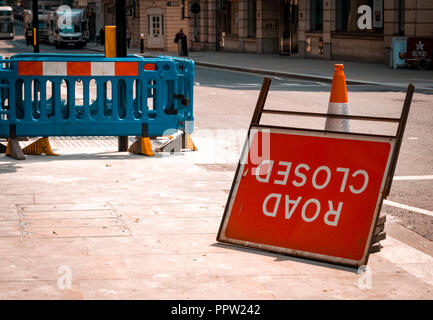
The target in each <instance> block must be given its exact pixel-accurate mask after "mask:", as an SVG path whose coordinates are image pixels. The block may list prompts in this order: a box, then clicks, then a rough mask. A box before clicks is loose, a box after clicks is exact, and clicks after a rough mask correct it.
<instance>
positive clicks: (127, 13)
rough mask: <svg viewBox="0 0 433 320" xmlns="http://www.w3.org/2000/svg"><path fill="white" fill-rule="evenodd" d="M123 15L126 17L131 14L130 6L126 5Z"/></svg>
mask: <svg viewBox="0 0 433 320" xmlns="http://www.w3.org/2000/svg"><path fill="white" fill-rule="evenodd" d="M125 15H126V16H127V17H129V16H132V7H126V8H125Z"/></svg>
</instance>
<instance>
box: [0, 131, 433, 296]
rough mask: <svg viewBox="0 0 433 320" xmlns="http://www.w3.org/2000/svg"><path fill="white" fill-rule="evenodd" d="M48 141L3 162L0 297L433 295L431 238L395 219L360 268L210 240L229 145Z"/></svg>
mask: <svg viewBox="0 0 433 320" xmlns="http://www.w3.org/2000/svg"><path fill="white" fill-rule="evenodd" d="M30 142H31V140H30V141H26V142H21V145H22V146H25V145H27V144H29V143H30ZM51 142H52V147H53V149H54V151H55V152H58V153H59V154H60V156H58V157H54V156H51V157H49V156H27V159H26V160H24V161H17V160H14V159H11V158H9V157H6V156H2V157H0V179H1V181H2V184H3V185H5V186H7V188H5V189H3V191H2V193H1V194H0V261H1V262H0V299H168V300H172V299H197V300H203V299H204V300H208V299H216V300H219V299H228V300H231V299H238V300H244V299H246V300H255V299H279V300H282V299H284V300H285V299H432V298H433V257H432V255H433V245H432V242H431V241H428V240H426V239H424V238H422V237H421V236H419V235H418V234H416V233H414V232H411V231H410V230H407V229H405V228H404V227H402V226H400V225H399V224H397V223H395V222H393V221H388V222H387V224H386V231H387V233H388V237H387V239H386V240H384V241H382V242H381V243H382V245H383V247H384V248H383V249H382V251H381V252H379V253H376V254H373V255H371V256H370V259H369V263H368V269H366V271H365V272H364V273H361V272H360V271H358V270H356V269H353V268H346V267H340V266H336V265H332V264H327V263H322V262H315V261H311V260H307V259H300V258H296V257H290V256H284V255H278V254H273V253H269V252H266V251H256V250H250V249H244V248H240V247H233V246H228V245H223V244H220V243H218V242H217V241H216V234H217V231H218V228H219V224H220V221H221V217H222V215H223V211H224V205H225V202H226V200H227V196H228V190H229V189H230V186H231V183H232V179H233V175H234V171H235V165H234V164H232V163H227V162H225V161H223V160H224V159H221V158H218V157H219V156H218V155H220V154H221V155H222V154H227V152H224V151H223V150H222V149H223V148H226V147H227V145H229V146H230V145H234V142H233V141H230V142H226V143H216V144H215V145H216V146H217V150H215V153H214V155H216V157H217V158H216V161H215V162H216V163H209V162H207V161H203V152H200V149H199V151H197V152H183V153H181V154H174V155H164V156H163V155H160V154H158V155H157V156H156V157H144V156H139V155H133V154H129V153H127V152H116V150H117V139H116V138H100V139H82V138H81V139H65V138H51ZM131 142H132V139H131ZM213 142H214V143H215V141H213ZM195 143H196V144H197V145H198V146H199V148H200V146H206V145H209V144H210V143H211V141H210V138H209V137H205V136H203V135H200V134H197V136H196V138H195ZM231 156H232V157H233V156H236V155H231ZM397 238H398V239H399V240H397Z"/></svg>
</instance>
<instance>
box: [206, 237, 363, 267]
mask: <svg viewBox="0 0 433 320" xmlns="http://www.w3.org/2000/svg"><path fill="white" fill-rule="evenodd" d="M211 246H213V247H218V248H225V249H227V248H228V249H232V250H235V251H241V252H247V253H252V254H258V255H262V256H267V257H275V261H276V262H283V261H291V262H299V263H305V264H309V265H313V266H318V267H325V268H331V269H336V270H340V271H346V272H350V273H358V272H357V269H356V268H351V267H344V266H340V265H336V264H332V263H326V262H321V261H314V260H308V259H302V258H298V257H294V256H288V255H287V256H286V255H283V254H277V253H273V252H270V251H260V250H255V249H250V248H242V247H238V246H231V245H228V244H223V243H214V244H212V245H211Z"/></svg>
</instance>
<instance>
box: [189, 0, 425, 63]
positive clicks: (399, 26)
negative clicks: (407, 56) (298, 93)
mask: <svg viewBox="0 0 433 320" xmlns="http://www.w3.org/2000/svg"><path fill="white" fill-rule="evenodd" d="M194 4H196V5H198V6H199V7H200V10H199V12H198V13H192V12H191V8H192V6H193V5H194ZM189 15H190V19H189V33H190V38H191V39H192V43H191V45H192V47H193V48H194V49H195V50H224V51H235V52H257V53H281V54H290V55H297V56H300V57H311V58H322V59H334V58H343V59H346V60H358V61H371V62H381V63H388V61H389V57H390V49H391V42H392V38H393V37H395V36H433V1H431V0H191V1H190V3H189Z"/></svg>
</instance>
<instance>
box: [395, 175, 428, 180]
mask: <svg viewBox="0 0 433 320" xmlns="http://www.w3.org/2000/svg"><path fill="white" fill-rule="evenodd" d="M432 179H433V175H425V176H397V177H394V179H393V180H432Z"/></svg>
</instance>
